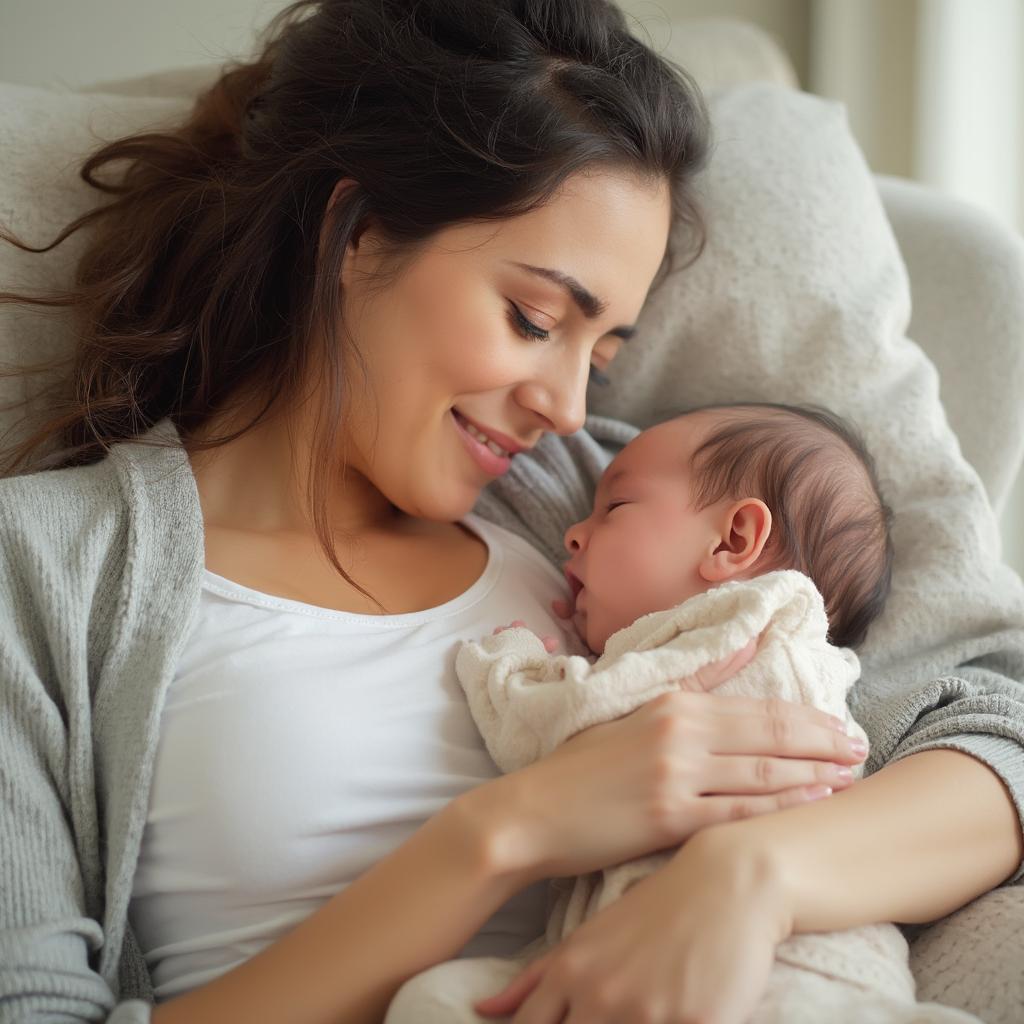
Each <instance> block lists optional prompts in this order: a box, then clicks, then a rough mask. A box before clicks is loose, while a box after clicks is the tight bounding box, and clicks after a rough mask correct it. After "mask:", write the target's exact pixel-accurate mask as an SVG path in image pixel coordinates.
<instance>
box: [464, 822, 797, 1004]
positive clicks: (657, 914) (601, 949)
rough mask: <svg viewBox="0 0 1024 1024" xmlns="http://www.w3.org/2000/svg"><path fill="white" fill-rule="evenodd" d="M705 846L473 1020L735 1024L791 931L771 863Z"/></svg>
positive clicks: (547, 958) (580, 933)
mask: <svg viewBox="0 0 1024 1024" xmlns="http://www.w3.org/2000/svg"><path fill="white" fill-rule="evenodd" d="M714 831H715V830H712V832H714ZM708 836H709V833H703V834H702V835H700V836H697V837H695V838H694V839H693V840H692V841H691V842H689V843H687V844H686V845H685V846H684V847H683V848H682V849H681V850H680V851H679V852H678V853H677V854H676V855H675V856H674V857H673V858H672V860H670V861H669V862H668V863H667V864H666V865H665V866H664V867H663V868H661V869H660V870H658V871H656V872H655V873H654V874H652V875H649V876H648V877H647V878H644V879H643V880H641V881H640V882H638V883H636V884H635V885H634V886H632V888H630V889H629V890H628V891H627V892H626V893H625V894H624V895H623V896H622V897H621V898H620V899H618V900H616V901H615V902H614V903H612V904H610V905H609V906H607V907H605V908H604V909H602V910H601V911H600V912H599V913H597V914H595V915H594V916H593V917H591V918H589V919H588V920H586V921H584V922H583V924H581V925H580V926H579V927H578V928H577V929H576V930H575V931H574V932H573V933H572V934H571V935H569V936H568V937H567V938H566V939H565V940H564V941H562V942H561V943H559V944H558V945H557V946H556V947H555V948H554V949H552V950H550V951H549V952H548V953H546V954H544V956H542V957H540V958H539V959H537V960H535V961H534V962H533V963H532V964H530V965H529V966H528V967H527V968H525V969H524V970H523V971H522V972H521V973H520V974H519V975H518V976H517V977H515V978H514V979H513V980H512V981H511V982H510V983H509V984H508V985H507V986H506V987H505V988H504V989H503V990H502V991H501V992H500V993H495V994H494V995H492V996H490V997H489V998H487V999H484V1000H482V1001H480V1002H478V1003H476V1004H474V1008H475V1009H476V1011H477V1012H478V1013H480V1014H483V1015H484V1016H485V1017H489V1016H497V1015H503V1014H515V1016H514V1017H512V1024H563V1022H564V1024H621V1022H623V1021H644V1022H645V1024H684V1022H690V1021H705V1020H713V1021H715V1022H716V1024H744V1022H745V1021H747V1020H748V1019H749V1017H750V1015H751V1014H752V1012H753V1011H754V1008H755V1006H756V1005H757V1002H758V999H759V998H760V996H761V994H762V992H763V991H764V988H765V985H766V983H767V979H768V973H769V971H770V969H771V966H772V961H773V959H774V955H775V947H776V945H777V944H778V943H779V942H781V941H782V940H783V939H784V938H786V936H787V935H788V934H789V932H790V927H791V924H790V920H789V917H788V912H787V910H786V907H785V906H784V902H783V899H782V896H781V891H782V890H781V886H779V885H777V884H776V875H775V872H773V871H772V869H771V867H770V865H768V864H767V863H766V862H765V861H763V860H760V859H759V858H757V857H756V856H752V855H750V854H749V852H748V853H746V854H745V853H743V851H740V850H737V849H736V847H735V845H730V844H728V843H724V844H723V843H722V842H718V841H717V837H712V838H710V839H706V838H705V837H708Z"/></svg>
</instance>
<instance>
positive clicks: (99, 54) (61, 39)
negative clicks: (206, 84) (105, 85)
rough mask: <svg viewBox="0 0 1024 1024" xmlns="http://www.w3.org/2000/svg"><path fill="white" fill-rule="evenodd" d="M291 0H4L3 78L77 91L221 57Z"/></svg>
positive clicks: (0, 32) (0, 30)
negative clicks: (96, 83)
mask: <svg viewBox="0 0 1024 1024" xmlns="http://www.w3.org/2000/svg"><path fill="white" fill-rule="evenodd" d="M284 5H285V4H284V0H0V80H3V81H7V82H21V83H23V84H24V85H43V86H47V87H49V88H59V87H61V86H63V87H66V88H71V89H76V88H78V87H79V86H82V85H86V84H87V83H89V82H92V81H96V80H99V79H107V78H121V77H127V76H129V75H135V74H144V73H147V72H150V71H159V70H161V69H164V68H173V67H182V66H184V65H188V64H205V63H217V62H219V61H223V60H226V59H228V58H229V57H233V56H236V55H238V54H239V52H240V51H242V52H244V51H245V50H246V49H247V48H248V47H250V46H251V44H252V40H253V39H254V34H255V29H256V28H258V27H261V26H262V25H263V24H264V23H265V22H266V21H267V20H268V19H269V18H270V16H271V15H272V14H274V13H275V12H276V11H278V10H280V9H281V8H282V7H283V6H284Z"/></svg>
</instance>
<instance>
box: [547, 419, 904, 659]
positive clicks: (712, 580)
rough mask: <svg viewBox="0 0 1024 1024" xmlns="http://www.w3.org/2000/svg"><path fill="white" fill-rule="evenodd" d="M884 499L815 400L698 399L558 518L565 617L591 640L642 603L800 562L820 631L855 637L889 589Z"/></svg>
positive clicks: (650, 605)
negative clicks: (811, 586) (581, 507)
mask: <svg viewBox="0 0 1024 1024" xmlns="http://www.w3.org/2000/svg"><path fill="white" fill-rule="evenodd" d="M891 519H892V512H891V511H890V509H889V508H888V506H887V505H886V504H885V503H884V502H883V501H882V499H881V497H880V495H879V489H878V482H877V478H876V475H875V469H874V463H873V460H872V459H871V456H870V455H869V454H868V453H867V451H866V450H865V448H864V445H863V443H862V442H861V441H860V439H859V438H858V437H857V436H856V434H855V433H854V432H853V431H852V430H851V428H850V427H849V426H847V425H846V424H845V423H843V422H842V421H841V420H840V419H839V418H838V417H836V416H834V415H833V414H832V413H829V412H827V411H825V410H823V409H818V408H807V407H805V408H798V407H795V406H784V405H774V404H767V403H765V404H757V403H750V404H742V405H729V406H708V407H705V408H702V409H698V410H694V411H692V412H688V413H685V414H684V415H682V416H677V417H676V418H674V419H671V420H668V421H666V422H665V423H659V424H658V425H657V426H654V427H651V428H649V429H648V430H645V431H644V432H643V433H641V434H639V435H638V436H637V437H636V438H634V439H633V440H632V441H631V442H630V443H629V444H628V445H626V447H625V448H623V449H622V451H621V452H619V454H618V455H617V456H616V457H615V458H614V459H613V460H612V462H611V464H610V465H609V466H608V468H607V469H606V470H605V472H604V474H603V476H602V477H601V479H600V481H599V482H598V487H597V491H596V493H595V495H594V510H593V512H592V513H591V514H590V515H589V516H588V517H587V518H586V519H584V520H583V521H582V522H579V523H575V524H574V525H573V526H571V527H569V529H568V530H567V531H566V534H565V546H566V549H567V550H568V551H569V554H570V555H571V557H570V559H569V561H568V562H567V564H566V566H565V571H566V576H567V578H568V579H569V582H570V584H571V585H572V586H573V589H574V591H575V592H576V617H575V619H574V622H575V624H576V628H577V630H578V631H579V633H580V636H581V637H582V638H583V639H584V640H585V641H586V643H587V646H588V647H590V649H591V650H593V651H595V652H597V653H600V652H602V651H603V650H604V645H605V643H606V641H607V640H608V637H610V636H611V635H612V633H614V632H616V630H619V629H622V628H623V627H625V626H628V625H629V624H630V623H631V622H633V621H634V620H635V619H637V618H639V617H640V616H641V615H646V614H648V613H649V612H653V611H659V610H662V609H665V608H671V607H673V606H674V605H677V604H680V603H681V602H683V601H685V600H686V599H687V598H690V597H693V596H694V595H696V594H700V593H703V592H704V591H706V590H709V589H710V588H711V587H714V586H716V585H718V584H720V583H724V582H726V581H727V580H740V579H751V578H753V577H755V576H760V575H762V574H763V573H766V572H769V571H770V570H773V569H798V570H800V571H801V572H803V573H806V574H807V575H808V576H810V578H811V579H812V580H813V581H814V583H815V584H816V585H817V587H818V589H819V590H820V591H821V593H822V596H823V597H824V599H825V607H826V610H827V612H828V619H829V638H830V639H831V641H832V642H833V643H835V644H838V645H840V646H854V645H856V644H858V643H860V642H861V641H862V640H863V639H864V636H865V635H866V633H867V629H868V626H869V625H870V623H871V622H872V620H873V619H875V618H876V617H877V616H878V614H879V613H880V612H881V610H882V607H883V605H884V603H885V599H886V596H887V595H888V592H889V582H890V577H891V571H892V542H891V540H890V536H889V525H890V522H891Z"/></svg>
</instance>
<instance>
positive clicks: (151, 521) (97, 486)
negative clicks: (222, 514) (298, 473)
mask: <svg viewBox="0 0 1024 1024" xmlns="http://www.w3.org/2000/svg"><path fill="white" fill-rule="evenodd" d="M158 433H159V431H158ZM185 465H187V458H186V457H185V455H184V453H183V451H181V450H174V449H172V448H170V447H165V448H162V449H161V448H155V447H152V446H150V445H148V444H145V443H142V444H140V443H138V442H121V443H118V444H115V445H113V446H112V447H111V449H110V451H109V452H108V453H107V455H106V456H104V458H102V459H100V460H98V461H96V462H92V463H89V464H87V465H78V466H65V467H62V468H56V469H42V470H38V471H36V472H32V473H25V474H21V475H16V476H9V477H5V478H3V479H0V557H2V558H3V560H4V562H5V563H6V566H7V568H8V571H10V570H12V569H14V568H15V567H16V566H17V565H18V564H19V563H22V564H25V565H26V566H27V567H28V568H29V570H30V571H31V572H33V573H38V571H39V570H40V569H44V570H45V571H47V572H52V573H54V574H57V575H66V574H68V573H81V572H83V571H87V570H88V567H89V565H90V564H93V565H99V564H100V563H104V564H108V565H109V564H110V552H111V550H112V549H113V550H114V551H115V552H117V551H124V550H126V549H127V547H128V546H129V543H131V544H132V545H133V547H134V548H135V549H136V551H137V553H138V554H139V555H143V556H144V555H145V553H146V551H147V550H149V549H150V548H152V549H159V548H161V547H163V548H169V546H170V542H169V540H168V538H169V537H173V538H174V541H173V543H174V544H177V545H179V546H180V545H182V542H183V541H187V540H189V539H190V540H191V541H192V544H191V545H190V544H188V543H185V544H184V547H186V548H188V549H191V548H192V547H195V546H196V544H198V546H199V547H200V548H201V545H202V516H201V510H200V508H199V502H198V496H197V495H196V494H195V482H194V478H192V477H191V475H190V474H188V473H185V472H180V471H181V470H182V469H184V467H185ZM189 513H191V515H189Z"/></svg>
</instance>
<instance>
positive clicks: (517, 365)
mask: <svg viewBox="0 0 1024 1024" xmlns="http://www.w3.org/2000/svg"><path fill="white" fill-rule="evenodd" d="M670 215H671V207H670V193H669V188H668V183H667V182H659V183H658V185H656V186H655V185H641V184H639V183H638V182H636V181H634V180H632V179H630V178H626V177H623V176H620V175H613V174H611V173H607V172H606V173H602V174H596V175H576V176H575V177H573V178H571V179H569V180H568V181H567V182H566V184H565V186H564V187H563V189H562V190H561V192H560V193H559V194H558V195H557V196H556V198H555V199H553V200H552V201H551V202H549V203H548V204H547V205H545V206H544V207H542V208H540V209H537V210H534V211H532V212H530V213H528V214H524V215H523V216H520V217H516V218H512V219H509V220H505V221H500V222H496V223H490V224H462V225H458V226H455V227H452V228H448V229H446V230H444V231H441V232H439V233H438V234H437V235H436V236H434V237H433V238H432V239H431V240H430V242H429V243H428V244H427V245H426V247H425V248H424V249H423V251H422V252H421V253H419V254H418V255H417V256H416V258H415V259H414V260H413V261H412V262H411V263H410V264H409V265H408V266H407V267H406V268H405V270H404V271H403V272H402V274H401V275H400V276H399V277H398V278H396V279H395V281H394V282H393V283H392V284H389V285H388V287H386V288H384V289H382V290H379V291H376V292H375V291H374V290H373V289H372V287H371V288H368V287H367V286H366V284H365V282H366V280H367V279H366V278H365V276H364V273H365V272H367V271H369V272H371V273H372V270H373V268H374V266H375V264H374V259H375V255H374V245H373V242H374V236H373V233H372V230H371V229H368V230H366V231H364V232H363V234H362V235H361V236H360V238H359V239H358V241H357V242H356V243H355V244H354V245H351V246H350V247H349V249H348V251H347V253H346V257H345V263H344V266H343V269H342V286H343V291H342V303H343V316H344V324H345V330H346V331H347V332H348V333H349V334H350V335H351V336H352V338H354V339H355V342H356V344H357V346H358V348H359V349H360V351H361V353H362V355H363V360H364V365H365V373H366V387H365V388H364V387H363V386H362V380H363V377H362V373H361V371H359V370H358V369H355V370H350V376H349V380H350V381H351V383H352V388H351V392H352V393H351V397H350V400H349V409H350V410H351V419H350V421H349V422H350V427H349V429H348V431H347V434H348V436H347V438H346V440H347V445H346V447H347V451H348V473H352V472H355V473H358V474H361V475H362V476H363V477H364V478H365V480H366V482H367V483H368V484H370V485H371V486H372V487H373V488H375V489H376V490H377V491H379V492H380V493H381V494H382V495H383V496H384V497H385V498H387V499H388V500H389V501H390V502H392V503H393V504H394V505H396V506H397V507H398V508H400V509H402V510H403V511H405V512H407V513H408V514H410V515H413V516H420V517H423V518H427V519H435V520H446V521H453V520H456V519H459V518H461V517H462V516H463V515H465V514H466V513H467V512H469V511H470V510H471V509H472V507H473V506H474V504H475V503H476V501H477V498H478V497H479V493H480V490H481V489H482V488H483V487H484V486H486V485H487V484H488V483H489V482H490V481H491V480H493V479H495V477H497V476H498V475H500V474H501V473H502V472H504V471H505V470H506V469H507V468H508V466H509V459H508V458H507V457H506V455H505V452H507V450H508V449H509V448H512V447H518V448H521V449H527V448H531V447H532V446H533V445H535V444H536V443H537V441H538V440H539V439H540V438H541V436H542V435H543V434H544V432H545V431H555V432H556V433H559V434H570V433H573V432H574V431H576V430H578V429H580V427H582V425H583V421H584V416H585V414H586V388H587V380H588V376H589V374H590V372H591V367H592V366H593V367H595V368H596V369H597V370H598V371H600V370H602V369H604V368H606V367H607V365H608V364H609V363H610V362H611V360H612V359H614V358H615V355H616V354H617V352H618V351H619V348H620V347H621V345H622V344H623V335H627V334H628V333H629V329H630V327H631V325H632V324H634V323H635V321H636V319H637V316H638V314H639V313H640V309H641V307H642V306H643V303H644V300H645V298H646V296H647V292H648V290H649V288H650V285H651V282H652V280H653V278H654V275H655V273H656V272H657V270H658V267H659V266H660V264H661V261H662V258H663V256H664V253H665V247H666V244H667V241H668V232H669V226H670ZM530 268H534V269H530ZM560 277H561V278H562V279H563V281H566V282H567V281H569V279H570V278H571V279H574V280H573V282H572V286H571V287H567V286H566V284H564V283H559V280H558V278H560ZM577 283H578V285H579V287H577ZM467 427H468V429H467ZM480 432H482V433H483V434H486V435H489V436H490V438H491V442H490V444H486V443H481V442H480V440H479V437H480ZM474 435H475V436H474ZM495 448H499V449H503V450H504V451H499V452H495V451H494V449H495Z"/></svg>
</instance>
